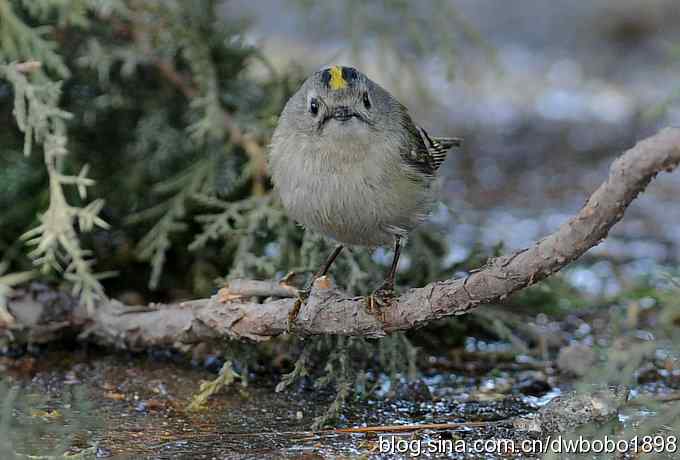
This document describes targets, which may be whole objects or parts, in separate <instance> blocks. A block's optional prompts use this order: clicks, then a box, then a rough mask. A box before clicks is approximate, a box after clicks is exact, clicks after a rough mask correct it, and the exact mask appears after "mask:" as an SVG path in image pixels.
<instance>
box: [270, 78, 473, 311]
mask: <svg viewBox="0 0 680 460" xmlns="http://www.w3.org/2000/svg"><path fill="white" fill-rule="evenodd" d="M460 144H461V140H460V139H459V138H448V137H447V138H444V137H430V136H429V135H428V134H427V132H426V131H425V130H424V129H422V128H420V127H418V126H416V125H415V124H414V122H413V120H411V117H410V115H409V113H408V111H407V109H406V107H404V106H403V105H402V104H401V103H399V101H397V100H396V99H395V98H394V97H393V96H392V95H391V94H390V93H389V92H387V91H386V90H385V89H383V88H382V87H381V86H380V85H378V84H377V83H375V82H374V81H372V80H370V79H369V78H368V77H367V76H366V75H364V74H363V73H361V72H359V71H358V70H356V69H354V68H352V67H341V66H330V67H327V68H323V69H321V70H319V71H318V72H315V73H314V74H312V75H311V76H310V77H309V78H308V79H307V80H306V81H305V82H304V83H303V84H302V86H301V87H300V89H299V90H298V91H297V92H296V93H295V94H294V95H293V96H292V97H291V98H290V100H289V101H288V102H287V104H286V106H285V108H284V109H283V112H282V113H281V117H280V119H279V123H278V126H277V128H276V130H275V132H274V135H273V137H272V142H271V146H270V154H269V168H270V172H271V175H272V179H273V182H274V187H275V189H276V190H277V191H278V193H279V195H280V197H281V200H282V202H283V206H284V207H285V209H286V210H287V212H288V214H289V215H290V217H292V218H293V219H294V220H296V221H297V222H298V223H300V224H302V225H303V226H304V227H306V228H308V229H311V230H314V231H316V232H319V233H321V234H323V235H325V236H326V237H328V238H330V239H332V240H334V241H335V242H337V246H336V247H335V249H334V250H333V252H332V253H331V254H330V255H329V257H328V259H327V260H326V261H325V263H324V264H323V265H322V266H321V268H320V269H319V270H318V271H317V272H316V275H315V277H314V278H313V280H312V283H313V281H314V279H316V278H318V277H321V276H324V275H326V273H327V272H328V270H329V269H330V267H331V265H332V264H333V262H334V261H335V259H336V258H337V256H338V255H339V254H340V252H341V251H342V249H343V247H344V246H345V245H352V246H367V247H376V246H384V245H388V244H394V257H393V259H392V265H391V267H390V270H389V272H388V274H387V276H386V278H385V281H384V282H383V283H382V285H381V286H380V287H379V288H378V289H376V290H375V291H374V292H373V293H372V294H371V295H370V296H369V297H368V306H369V308H370V309H373V308H379V307H382V306H384V305H385V304H388V303H389V302H390V301H391V299H393V297H394V283H395V277H396V272H397V266H398V263H399V255H400V252H401V245H402V240H403V239H405V237H406V236H407V235H408V233H409V232H410V231H411V230H413V228H415V227H416V226H417V225H418V224H419V223H421V222H422V221H423V220H424V219H425V218H426V217H427V214H428V213H429V211H430V210H431V208H432V205H433V202H434V197H433V195H434V193H433V190H432V184H433V180H434V178H435V176H436V175H437V171H438V170H439V167H440V166H441V164H442V163H443V162H444V160H445V158H446V155H447V153H448V151H449V150H450V149H451V148H452V147H454V146H459V145H460ZM309 288H311V285H310V286H309ZM309 288H308V289H305V290H303V291H302V294H303V296H302V297H304V296H305V295H308V294H309ZM302 301H304V298H301V299H300V302H302ZM299 307H300V303H298V304H297V305H296V308H297V309H299Z"/></svg>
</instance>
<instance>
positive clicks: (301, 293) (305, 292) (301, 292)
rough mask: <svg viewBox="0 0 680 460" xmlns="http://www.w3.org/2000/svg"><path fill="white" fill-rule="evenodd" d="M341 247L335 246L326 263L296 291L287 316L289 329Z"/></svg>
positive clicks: (340, 245)
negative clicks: (295, 297)
mask: <svg viewBox="0 0 680 460" xmlns="http://www.w3.org/2000/svg"><path fill="white" fill-rule="evenodd" d="M343 247H344V246H343V245H342V244H339V245H337V246H336V247H335V249H333V252H331V253H330V255H329V256H328V258H327V259H326V261H325V262H324V263H323V265H321V267H320V268H319V270H318V271H317V272H316V273H315V274H314V276H313V277H312V279H311V281H310V282H309V283H307V286H306V287H304V288H303V289H298V296H297V299H295V303H294V304H293V309H292V310H291V311H290V313H289V314H288V325H289V329H290V325H292V324H293V323H294V322H295V319H296V318H297V316H298V314H299V313H300V308H301V307H302V304H304V303H305V302H307V299H308V298H309V294H310V293H311V292H312V286H314V281H316V280H317V279H318V278H321V277H322V276H325V275H326V274H327V273H328V270H330V268H331V265H333V262H335V259H337V258H338V256H339V255H340V253H341V252H342V248H343Z"/></svg>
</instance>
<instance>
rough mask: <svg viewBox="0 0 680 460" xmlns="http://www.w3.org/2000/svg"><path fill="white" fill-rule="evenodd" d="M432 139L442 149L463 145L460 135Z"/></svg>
mask: <svg viewBox="0 0 680 460" xmlns="http://www.w3.org/2000/svg"><path fill="white" fill-rule="evenodd" d="M432 140H433V141H434V142H436V143H438V144H440V145H441V146H442V148H443V149H444V150H449V149H451V148H452V147H460V146H461V145H463V138H461V137H433V138H432Z"/></svg>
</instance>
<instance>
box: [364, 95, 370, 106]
mask: <svg viewBox="0 0 680 460" xmlns="http://www.w3.org/2000/svg"><path fill="white" fill-rule="evenodd" d="M364 107H366V110H369V109H370V108H371V100H370V99H369V98H368V93H367V92H364Z"/></svg>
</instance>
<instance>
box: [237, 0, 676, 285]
mask: <svg viewBox="0 0 680 460" xmlns="http://www.w3.org/2000/svg"><path fill="white" fill-rule="evenodd" d="M303 3H304V2H303ZM405 4H406V2H404V4H402V3H401V2H392V3H391V2H372V3H371V4H370V5H364V2H352V1H349V2H339V3H337V4H336V5H334V6H333V7H329V6H326V7H324V8H322V7H318V6H317V7H316V8H314V7H310V9H309V10H308V11H305V14H299V12H298V14H293V15H284V16H282V15H281V11H282V10H283V9H286V8H288V7H289V6H286V5H290V4H286V3H285V2H283V3H282V2H280V1H262V2H256V3H254V4H253V3H251V2H247V1H243V2H233V3H231V4H229V5H228V7H227V8H225V10H226V11H227V14H235V13H236V12H244V11H245V12H247V13H248V14H250V15H252V17H253V18H254V22H253V28H252V29H251V31H250V35H249V39H250V40H253V43H257V44H258V46H259V47H261V49H262V50H263V52H264V53H265V54H266V55H267V56H269V57H270V59H271V61H272V62H273V63H274V64H275V65H277V66H279V67H280V68H286V67H287V66H290V65H291V63H296V64H297V65H300V66H302V67H303V68H304V70H305V73H309V72H311V71H313V70H315V69H317V68H318V67H320V66H321V65H325V64H329V63H334V62H339V63H342V64H347V65H355V66H357V67H359V68H361V69H363V70H364V71H365V72H366V73H368V75H370V76H371V77H372V78H374V79H376V80H377V81H378V82H380V83H381V84H382V85H384V86H385V87H386V88H388V89H389V90H390V91H391V92H393V93H395V94H397V95H398V96H399V98H400V99H401V100H402V101H404V102H405V103H406V104H407V106H408V107H409V108H410V110H411V112H412V114H413V115H414V118H415V119H416V120H418V121H419V122H420V123H421V124H423V126H425V127H426V128H427V129H428V130H429V131H430V132H435V133H437V134H441V135H460V136H463V137H465V146H464V148H463V149H462V151H459V152H456V153H455V155H452V158H450V160H448V161H447V162H446V164H445V167H444V180H443V193H442V201H443V203H444V205H445V206H446V208H447V210H448V214H447V218H449V219H452V225H447V233H448V235H447V239H448V242H449V244H450V248H451V251H452V252H451V254H450V257H451V258H453V259H456V260H463V259H465V258H466V257H468V255H469V253H470V251H471V250H472V248H474V247H475V245H476V244H481V245H484V246H487V247H489V246H493V245H496V244H499V243H503V244H504V245H506V246H507V247H509V248H512V249H517V248H520V247H524V246H526V245H528V244H530V243H531V242H532V241H535V240H536V239H537V238H540V237H541V236H544V235H546V234H547V233H548V232H550V231H552V230H554V229H555V228H556V227H557V226H558V225H559V224H560V223H562V222H563V221H565V220H566V219H567V217H568V216H570V215H573V214H574V213H575V212H576V211H577V210H578V209H579V208H580V206H581V205H582V204H583V203H584V200H585V198H586V197H587V196H588V195H589V194H590V193H591V192H592V191H593V190H594V189H595V188H596V187H597V185H599V184H600V183H601V181H602V180H603V178H604V177H606V174H607V170H608V169H607V168H608V167H609V164H610V163H611V161H612V159H613V158H614V157H615V156H616V155H618V154H619V153H620V152H622V151H623V150H624V149H626V148H629V147H630V146H632V145H633V144H634V143H635V142H636V140H639V139H641V138H643V137H645V136H646V135H649V134H651V133H653V132H654V131H655V130H657V129H658V128H659V127H662V126H667V125H672V126H677V125H678V124H680V111H679V109H680V105H679V104H680V79H678V77H677V75H678V71H679V67H678V65H679V62H678V56H679V54H680V48H679V47H678V43H680V27H678V21H679V20H680V10H679V9H678V8H677V4H676V3H675V2H673V1H666V0H653V1H651V2H643V1H635V0H624V1H608V0H596V1H592V2H586V3H583V2H581V3H574V2H568V1H557V2H550V3H546V2H541V1H531V0H520V1H518V2H513V4H512V7H510V6H508V5H507V4H501V3H500V2H498V1H494V0H488V1H487V0H481V1H477V0H470V1H465V0H462V1H450V2H419V3H417V4H413V5H410V6H404V5H405ZM309 5H311V2H310V3H309ZM402 8H405V9H406V11H402V10H401V9H402ZM405 17H408V18H409V20H408V21H404V18H405ZM359 31H361V32H359ZM679 196H680V178H678V176H677V175H667V176H663V177H660V178H659V180H657V181H655V182H654V183H653V184H652V185H651V187H650V189H649V190H648V192H647V193H646V194H644V195H643V196H642V197H641V198H640V199H639V200H638V201H636V202H635V203H634V204H633V206H632V207H631V209H630V210H629V211H628V213H627V214H626V218H625V219H624V221H623V222H622V223H620V224H619V225H617V227H616V228H615V230H614V232H613V233H612V235H611V236H610V237H609V238H608V239H607V240H606V241H605V242H604V243H603V244H601V245H600V246H598V247H596V248H595V249H593V250H592V251H591V252H590V255H592V256H597V257H598V258H599V259H600V262H601V263H597V264H594V265H591V267H590V268H591V270H589V271H584V270H583V269H582V268H578V269H574V270H570V271H569V272H568V277H569V279H570V280H571V281H572V282H574V283H575V284H577V285H578V286H579V287H580V288H583V289H586V290H590V291H593V292H597V293H604V292H607V293H610V294H611V293H613V292H615V291H616V290H617V289H619V288H620V285H619V283H618V282H617V281H616V276H612V275H613V271H614V268H613V267H612V266H611V265H610V262H612V261H613V262H616V263H617V265H619V268H620V269H621V270H622V271H623V272H624V273H625V274H627V275H630V276H640V275H646V274H651V273H652V272H653V271H654V267H655V266H657V265H658V264H670V265H674V264H677V261H678V258H679V257H680V246H679V243H680V240H679V238H680V232H678V231H677V225H678V222H680V207H678V206H677V205H676V206H674V205H673V203H674V202H676V201H677V197H679ZM436 217H439V215H438V216H436Z"/></svg>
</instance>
